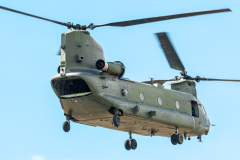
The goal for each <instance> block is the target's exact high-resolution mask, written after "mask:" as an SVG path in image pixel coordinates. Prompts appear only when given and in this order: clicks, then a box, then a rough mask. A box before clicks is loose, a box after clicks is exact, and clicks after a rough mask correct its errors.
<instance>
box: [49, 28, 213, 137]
mask: <svg viewBox="0 0 240 160" xmlns="http://www.w3.org/2000/svg"><path fill="white" fill-rule="evenodd" d="M61 48H62V49H61V66H60V73H59V74H58V75H56V76H54V77H53V78H52V80H51V85H52V88H53V90H54V92H55V93H56V95H57V96H58V98H59V100H60V103H61V106H62V109H63V111H64V114H66V115H69V116H71V117H72V119H71V120H72V121H74V122H76V123H81V124H86V125H91V126H101V127H105V128H109V129H115V130H119V131H125V132H132V133H136V134H140V135H146V136H147V135H150V133H151V131H154V132H155V135H158V136H164V137H170V136H171V135H172V134H174V133H175V131H176V130H175V129H176V127H178V130H179V133H182V134H186V135H187V137H191V136H199V135H205V134H207V133H208V132H209V130H210V126H211V124H210V120H209V118H208V117H207V115H206V113H205V110H204V108H203V105H202V104H201V102H200V101H199V100H198V99H197V98H196V96H195V95H193V94H190V93H191V92H188V91H186V92H183V91H184V90H180V91H179V90H178V91H177V89H175V90H172V89H166V88H164V87H163V86H162V85H161V84H154V85H150V84H144V83H140V82H135V81H132V80H128V79H123V78H120V79H119V78H116V77H113V76H111V75H109V74H108V73H107V72H102V71H100V70H98V69H96V67H95V63H96V61H97V60H99V59H103V60H105V58H104V53H103V49H102V47H101V46H100V45H99V44H98V43H97V42H96V41H95V40H94V39H93V38H92V37H91V36H90V35H89V33H88V32H87V31H68V32H66V33H63V34H62V44H61ZM181 83H186V85H187V84H189V85H191V83H192V82H188V81H186V82H184V81H183V82H180V84H181ZM174 85H175V84H174ZM174 85H173V86H174ZM180 87H181V85H180ZM122 89H125V90H127V94H126V95H125V96H123V94H122V92H121V91H122ZM190 89H191V87H190ZM194 89H195V85H194ZM140 94H141V96H142V97H141V98H140ZM159 97H160V99H161V101H160V102H159ZM194 107H195V109H194V112H197V113H193V108H194ZM113 108H114V109H119V110H120V111H121V112H122V113H123V114H122V116H121V125H120V126H119V127H118V128H115V127H114V125H113V123H112V117H113V112H112V109H113ZM150 111H155V112H156V115H155V116H149V112H150Z"/></svg>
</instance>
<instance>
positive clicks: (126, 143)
mask: <svg viewBox="0 0 240 160" xmlns="http://www.w3.org/2000/svg"><path fill="white" fill-rule="evenodd" d="M124 146H125V148H126V150H128V151H129V150H130V149H131V142H130V140H129V139H127V140H126V141H125V143H124Z"/></svg>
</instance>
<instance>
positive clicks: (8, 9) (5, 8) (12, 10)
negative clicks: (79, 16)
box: [0, 6, 68, 26]
mask: <svg viewBox="0 0 240 160" xmlns="http://www.w3.org/2000/svg"><path fill="white" fill-rule="evenodd" d="M0 9H4V10H7V11H11V12H15V13H19V14H23V15H26V16H30V17H34V18H38V19H42V20H45V21H49V22H53V23H56V24H60V25H63V26H68V25H67V23H63V22H58V21H54V20H51V19H47V18H43V17H39V16H35V15H32V14H28V13H24V12H21V11H17V10H14V9H11V8H7V7H3V6H0Z"/></svg>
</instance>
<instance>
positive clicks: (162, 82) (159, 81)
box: [142, 78, 176, 84]
mask: <svg viewBox="0 0 240 160" xmlns="http://www.w3.org/2000/svg"><path fill="white" fill-rule="evenodd" d="M167 81H176V79H175V78H173V79H161V80H154V81H153V84H154V83H158V84H164V83H165V82H167ZM142 83H147V84H151V83H152V82H151V81H144V82H142Z"/></svg>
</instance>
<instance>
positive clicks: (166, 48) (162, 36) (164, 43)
mask: <svg viewBox="0 0 240 160" xmlns="http://www.w3.org/2000/svg"><path fill="white" fill-rule="evenodd" d="M156 34H157V37H158V40H159V41H160V43H161V47H162V49H163V52H164V54H165V56H166V58H167V60H168V63H169V65H170V67H171V68H173V69H176V70H180V71H183V72H184V71H185V68H184V66H183V64H182V62H181V60H180V59H179V57H178V55H177V53H176V51H175V50H174V48H173V46H172V44H171V42H170V40H169V39H168V36H167V33H165V32H162V33H156Z"/></svg>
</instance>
